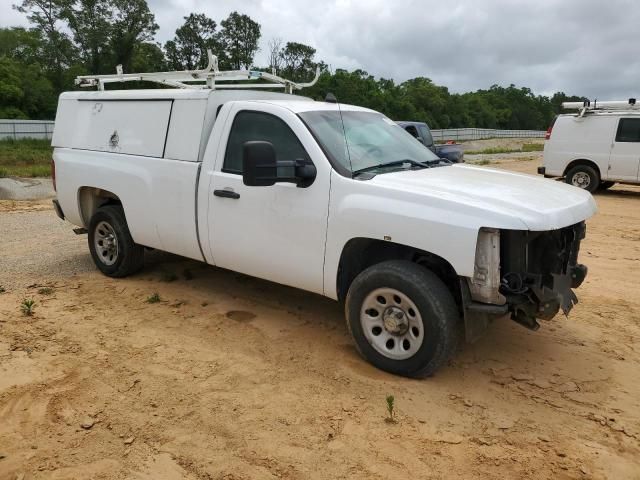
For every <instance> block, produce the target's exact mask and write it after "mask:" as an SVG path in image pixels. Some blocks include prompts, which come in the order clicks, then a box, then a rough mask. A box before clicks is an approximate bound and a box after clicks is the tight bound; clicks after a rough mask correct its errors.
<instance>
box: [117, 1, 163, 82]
mask: <svg viewBox="0 0 640 480" xmlns="http://www.w3.org/2000/svg"><path fill="white" fill-rule="evenodd" d="M111 2H112V5H113V27H112V34H111V39H110V42H109V43H110V46H111V49H112V52H113V58H114V61H115V64H116V65H118V64H120V65H122V68H123V69H124V71H125V72H130V71H131V64H132V61H133V56H134V54H135V50H136V46H137V45H139V44H140V43H142V42H148V41H152V40H153V37H154V35H155V33H156V32H157V31H158V28H159V27H158V24H157V23H156V22H155V17H154V15H153V13H151V10H149V6H148V5H147V2H146V0H111Z"/></svg>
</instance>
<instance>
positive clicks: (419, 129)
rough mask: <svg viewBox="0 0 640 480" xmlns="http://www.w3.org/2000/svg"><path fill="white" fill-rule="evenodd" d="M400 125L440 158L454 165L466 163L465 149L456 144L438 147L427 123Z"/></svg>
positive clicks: (399, 123) (403, 123)
mask: <svg viewBox="0 0 640 480" xmlns="http://www.w3.org/2000/svg"><path fill="white" fill-rule="evenodd" d="M398 125H400V126H401V127H402V128H404V129H405V130H406V131H407V133H409V134H410V135H411V136H412V137H413V138H415V139H416V140H418V141H419V142H420V143H422V144H423V145H424V146H425V147H427V148H428V149H429V150H431V151H432V152H433V153H435V154H436V155H437V156H438V157H440V158H446V159H447V160H449V161H450V162H453V163H463V162H464V149H463V148H462V147H461V146H460V145H456V144H455V143H446V144H443V145H436V143H435V142H434V141H433V135H432V134H431V129H430V128H429V125H427V124H426V123H425V122H405V121H401V122H398Z"/></svg>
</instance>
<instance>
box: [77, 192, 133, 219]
mask: <svg viewBox="0 0 640 480" xmlns="http://www.w3.org/2000/svg"><path fill="white" fill-rule="evenodd" d="M78 204H79V206H80V214H81V216H82V221H83V223H84V226H85V227H88V225H89V221H90V220H91V217H92V216H93V214H94V213H96V210H98V208H100V207H102V206H104V205H122V201H120V198H119V197H118V196H117V195H116V194H115V193H112V192H110V191H108V190H103V189H101V188H95V187H81V188H80V189H79V190H78Z"/></svg>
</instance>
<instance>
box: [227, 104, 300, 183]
mask: <svg viewBox="0 0 640 480" xmlns="http://www.w3.org/2000/svg"><path fill="white" fill-rule="evenodd" d="M253 140H263V141H266V142H271V143H272V144H273V148H274V149H275V151H276V160H298V159H309V155H307V152H305V150H304V148H303V146H302V144H301V143H300V140H298V137H296V134H295V133H293V131H292V130H291V129H290V128H289V126H288V125H287V124H286V123H285V122H284V121H282V120H281V119H280V118H278V117H276V116H274V115H271V114H269V113H263V112H252V111H249V110H245V111H242V112H238V114H237V115H236V118H234V120H233V125H232V126H231V132H230V133H229V141H228V143H227V151H226V153H225V156H224V163H223V165H222V171H223V172H228V173H237V174H241V173H242V146H243V145H244V143H245V142H249V141H253ZM287 173H288V172H287ZM278 174H279V175H283V174H284V175H286V173H285V172H278Z"/></svg>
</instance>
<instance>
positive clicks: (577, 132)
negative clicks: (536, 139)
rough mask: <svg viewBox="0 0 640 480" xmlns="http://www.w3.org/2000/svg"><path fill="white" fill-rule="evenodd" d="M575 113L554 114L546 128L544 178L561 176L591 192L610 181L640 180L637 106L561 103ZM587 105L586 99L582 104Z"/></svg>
mask: <svg viewBox="0 0 640 480" xmlns="http://www.w3.org/2000/svg"><path fill="white" fill-rule="evenodd" d="M576 103H577V104H579V105H580V106H581V107H582V108H581V110H580V112H579V113H574V114H563V115H558V116H557V117H556V119H555V120H554V123H552V125H551V127H549V130H547V135H546V142H545V145H544V162H543V166H542V167H540V168H538V173H539V174H542V175H544V176H545V177H564V179H565V181H566V182H567V183H568V184H570V185H574V186H576V187H579V188H582V189H584V190H588V191H589V192H592V193H593V192H595V191H596V190H598V189H601V190H604V189H607V188H609V187H611V186H613V185H614V184H615V183H618V182H619V183H640V178H639V174H640V171H639V170H640V109H637V110H636V105H635V99H629V101H624V102H601V103H599V104H597V105H595V104H594V105H593V106H592V105H590V104H586V105H585V104H582V102H569V103H564V104H563V108H576V107H577V105H576ZM587 103H588V102H587Z"/></svg>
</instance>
